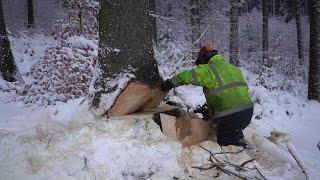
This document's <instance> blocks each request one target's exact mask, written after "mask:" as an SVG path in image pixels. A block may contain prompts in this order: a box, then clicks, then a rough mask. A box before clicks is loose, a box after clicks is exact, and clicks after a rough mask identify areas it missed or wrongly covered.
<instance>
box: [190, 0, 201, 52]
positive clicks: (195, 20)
mask: <svg viewBox="0 0 320 180" xmlns="http://www.w3.org/2000/svg"><path fill="white" fill-rule="evenodd" d="M190 10H191V17H190V20H191V28H192V32H191V33H192V35H191V39H192V42H195V41H196V40H197V39H198V38H199V37H200V34H201V32H200V20H201V17H200V6H199V1H198V0H190ZM200 46H201V45H200V44H199V47H200Z"/></svg>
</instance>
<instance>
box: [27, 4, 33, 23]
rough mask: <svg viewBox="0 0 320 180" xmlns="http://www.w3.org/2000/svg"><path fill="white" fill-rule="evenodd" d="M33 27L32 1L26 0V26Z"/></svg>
mask: <svg viewBox="0 0 320 180" xmlns="http://www.w3.org/2000/svg"><path fill="white" fill-rule="evenodd" d="M31 27H32V28H34V14H33V1H32V0H28V28H31Z"/></svg>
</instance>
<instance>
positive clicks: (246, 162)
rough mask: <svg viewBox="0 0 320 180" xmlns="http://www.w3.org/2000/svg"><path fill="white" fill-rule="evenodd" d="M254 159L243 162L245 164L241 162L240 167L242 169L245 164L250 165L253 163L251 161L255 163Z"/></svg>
mask: <svg viewBox="0 0 320 180" xmlns="http://www.w3.org/2000/svg"><path fill="white" fill-rule="evenodd" d="M255 160H256V159H254V158H253V159H249V160H248V161H245V162H243V163H242V164H241V165H240V167H244V166H245V165H246V164H248V163H251V162H253V161H255Z"/></svg>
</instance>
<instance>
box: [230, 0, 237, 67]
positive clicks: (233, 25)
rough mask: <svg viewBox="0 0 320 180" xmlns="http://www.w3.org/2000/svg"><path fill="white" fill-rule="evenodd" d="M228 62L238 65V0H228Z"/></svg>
mask: <svg viewBox="0 0 320 180" xmlns="http://www.w3.org/2000/svg"><path fill="white" fill-rule="evenodd" d="M230 6H231V7H230V55H229V60H230V63H231V64H233V65H235V66H239V59H238V52H239V50H238V17H239V1H238V0H230Z"/></svg>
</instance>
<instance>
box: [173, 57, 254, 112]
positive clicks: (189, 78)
mask: <svg viewBox="0 0 320 180" xmlns="http://www.w3.org/2000/svg"><path fill="white" fill-rule="evenodd" d="M172 82H173V84H174V86H176V87H177V86H180V85H186V84H193V85H196V86H202V87H203V91H204V94H205V97H206V100H207V103H208V105H209V107H210V108H211V109H213V110H214V118H219V117H223V116H226V115H229V114H233V113H235V112H239V111H241V110H244V109H247V108H251V107H252V106H253V103H252V101H251V98H250V96H249V93H248V90H249V88H248V86H247V83H246V82H245V79H244V77H243V75H242V73H241V70H240V69H239V68H237V67H235V66H233V65H231V64H229V63H228V62H226V61H225V60H224V58H223V57H222V56H220V55H215V56H213V57H212V58H211V59H210V60H209V62H208V64H203V65H199V66H197V67H196V68H194V69H192V70H190V71H188V70H185V71H183V72H181V73H179V74H177V75H176V76H174V77H173V78H172Z"/></svg>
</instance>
